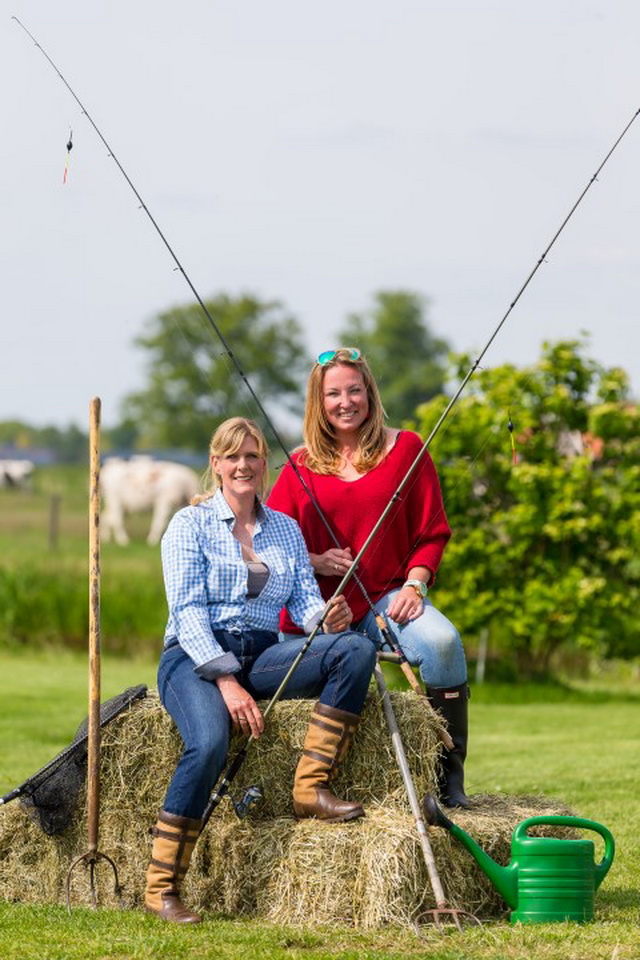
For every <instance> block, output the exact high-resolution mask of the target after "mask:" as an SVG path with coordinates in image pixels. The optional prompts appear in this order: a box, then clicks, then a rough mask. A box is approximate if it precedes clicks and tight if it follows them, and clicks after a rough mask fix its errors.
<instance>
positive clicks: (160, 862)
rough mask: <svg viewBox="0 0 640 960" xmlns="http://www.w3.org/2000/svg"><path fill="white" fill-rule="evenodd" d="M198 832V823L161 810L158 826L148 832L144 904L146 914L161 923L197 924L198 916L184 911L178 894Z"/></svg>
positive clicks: (199, 824) (198, 821) (185, 908)
mask: <svg viewBox="0 0 640 960" xmlns="http://www.w3.org/2000/svg"><path fill="white" fill-rule="evenodd" d="M200 828H201V822H200V820H191V819H190V818H189V817H179V816H177V815H176V814H174V813H167V812H166V810H161V811H160V813H159V814H158V822H157V823H156V825H155V827H152V828H151V829H150V831H149V833H151V835H152V836H153V838H154V840H153V849H152V851H151V862H150V863H149V869H148V870H147V889H146V891H145V895H144V903H145V906H146V908H147V910H149V911H150V912H151V913H155V914H157V915H158V916H159V917H162V919H163V920H171V921H172V922H173V923H200V917H199V916H198V914H197V913H192V911H191V910H189V909H188V908H187V907H185V905H184V904H183V903H182V901H181V900H180V894H179V891H180V883H181V882H182V880H184V877H185V874H186V872H187V870H188V868H189V863H190V861H191V854H192V853H193V848H194V847H195V845H196V840H197V839H198V836H199V835H200Z"/></svg>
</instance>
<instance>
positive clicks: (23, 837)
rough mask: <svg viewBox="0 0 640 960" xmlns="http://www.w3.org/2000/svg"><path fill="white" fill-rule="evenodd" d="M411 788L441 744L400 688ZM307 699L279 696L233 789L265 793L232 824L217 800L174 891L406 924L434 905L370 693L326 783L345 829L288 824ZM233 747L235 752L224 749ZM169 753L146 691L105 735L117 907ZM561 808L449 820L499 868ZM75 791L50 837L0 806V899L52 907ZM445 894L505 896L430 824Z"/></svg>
mask: <svg viewBox="0 0 640 960" xmlns="http://www.w3.org/2000/svg"><path fill="white" fill-rule="evenodd" d="M391 696H392V702H393V705H394V709H395V711H396V714H397V718H398V724H399V726H400V730H401V733H402V737H403V741H404V745H405V749H406V752H407V757H408V761H409V764H410V766H411V769H412V773H413V777H414V779H415V783H416V787H417V790H418V793H419V794H422V793H423V792H426V791H432V790H433V788H434V784H435V765H436V762H437V755H438V750H439V739H438V723H439V721H438V719H437V718H436V717H435V716H434V715H433V714H431V713H429V712H428V711H427V709H426V707H425V704H424V701H421V700H420V699H419V698H418V697H416V696H415V695H414V694H411V693H392V695H391ZM311 707H312V704H311V702H310V701H285V702H283V703H280V704H278V705H277V706H276V708H275V709H274V711H273V713H272V715H271V717H270V721H269V724H268V729H267V732H266V733H265V734H264V735H263V736H262V737H261V738H260V740H259V741H258V742H257V743H256V744H255V746H254V747H253V748H252V750H251V751H250V752H249V754H248V757H247V760H246V762H245V764H244V766H243V768H242V772H241V774H240V775H239V778H238V780H239V783H238V784H236V785H234V786H237V789H238V793H241V792H242V788H246V787H247V786H248V785H250V784H253V783H260V785H261V786H262V789H263V791H264V797H265V799H264V801H263V802H262V803H261V804H260V805H259V807H257V808H256V807H254V808H252V811H251V814H250V816H249V818H248V819H246V820H243V821H239V820H238V819H237V818H236V816H235V814H234V812H233V809H232V806H231V804H230V803H228V802H227V801H226V800H225V801H224V802H223V803H222V804H221V805H220V807H219V808H218V810H217V811H216V813H215V814H214V817H213V818H212V820H211V822H210V824H209V826H208V827H207V829H206V831H205V832H204V833H203V835H202V837H201V838H200V840H199V842H198V845H197V847H196V853H195V855H194V860H193V864H192V868H191V870H190V871H189V874H188V876H187V880H186V882H185V886H184V893H185V899H186V900H187V902H188V903H189V904H190V906H192V907H194V908H195V909H198V910H204V911H208V912H217V913H222V914H231V915H238V914H245V915H254V916H258V917H262V918H266V919H271V920H274V921H278V922H281V923H287V924H304V925H314V924H325V923H344V924H353V925H357V926H362V927H373V926H378V925H381V924H384V923H400V924H402V923H408V922H412V921H415V920H416V918H418V917H419V916H420V913H421V912H423V911H425V910H428V909H429V908H432V907H433V906H434V905H435V904H434V902H433V895H432V892H431V887H430V885H429V881H428V876H427V873H426V868H425V865H424V861H423V857H422V853H421V850H420V847H419V844H418V840H417V835H416V831H415V825H414V823H413V820H412V817H411V815H410V813H409V808H408V805H407V801H406V797H405V792H404V787H403V785H402V779H401V777H400V774H399V772H398V770H397V767H396V763H395V757H394V754H393V750H392V746H391V742H390V738H389V736H388V733H387V731H386V727H385V722H384V716H383V714H382V709H381V706H380V702H379V699H378V697H377V696H375V695H374V694H371V695H370V696H369V699H368V700H367V704H366V707H365V711H364V714H363V721H362V723H361V725H360V728H359V730H358V733H357V736H356V740H355V742H354V746H353V748H352V749H351V751H350V752H349V754H348V756H347V759H346V761H345V763H344V765H343V768H342V771H341V773H340V775H339V778H338V780H337V781H336V791H337V792H338V793H339V794H340V795H341V796H343V797H345V798H347V799H358V800H360V801H362V802H363V804H364V806H365V808H366V811H367V816H366V818H365V819H363V820H359V821H354V822H352V823H347V824H322V823H320V822H318V821H315V820H306V821H301V822H297V821H296V820H295V819H293V816H292V808H291V785H292V782H293V774H294V770H295V766H296V764H297V761H298V757H299V755H300V750H301V748H302V743H303V740H304V735H305V732H306V728H307V723H308V720H309V715H310V712H311ZM232 752H233V747H232ZM179 753H180V739H179V735H178V734H177V732H176V730H175V728H174V726H173V724H172V722H171V720H170V719H169V718H168V716H167V715H166V713H165V712H164V711H163V709H162V707H161V706H160V703H159V701H158V698H157V696H156V695H150V696H149V697H147V699H146V700H143V701H138V702H136V703H134V704H133V705H132V706H131V707H130V708H129V710H128V711H127V712H126V713H125V714H122V715H121V716H120V717H118V718H117V719H116V720H114V721H113V722H112V723H110V724H109V725H108V726H107V727H106V728H105V729H104V731H103V739H102V763H101V781H102V787H101V814H100V842H99V849H100V850H101V851H103V852H104V853H106V854H108V855H109V856H110V857H112V858H113V860H114V861H115V863H116V865H117V867H118V873H119V877H120V882H121V884H122V886H123V900H124V904H125V905H126V906H130V907H133V906H139V905H140V904H141V902H142V896H143V890H144V876H145V871H146V866H147V861H148V856H149V849H150V839H149V836H148V828H149V826H150V825H151V824H152V823H153V822H154V821H155V817H156V813H157V810H158V808H159V807H160V806H161V805H162V800H163V797H164V793H165V790H166V787H167V785H168V783H169V780H170V777H171V774H172V772H173V769H174V766H175V763H176V762H177V759H178V756H179ZM566 812H568V811H567V809H566V807H562V806H559V805H557V804H554V803H552V802H550V801H548V800H546V799H545V798H540V797H518V798H514V797H504V796H503V797H476V798H474V808H473V810H472V811H470V812H465V813H463V812H461V811H460V812H456V813H455V819H456V821H457V822H458V823H459V824H460V825H461V826H462V827H463V828H464V829H466V830H468V831H469V832H470V833H471V834H472V835H473V836H474V837H475V839H476V840H478V842H479V843H480V844H481V845H482V846H483V847H484V849H485V850H486V851H487V852H488V853H489V854H490V855H491V856H493V857H494V858H495V859H496V860H498V861H499V862H501V863H507V862H508V860H509V856H510V838H511V833H512V831H513V828H514V827H515V825H516V824H517V823H518V822H519V821H520V820H523V819H524V818H525V817H528V816H534V815H539V814H545V815H546V814H555V813H566ZM86 836H87V834H86V811H85V802H84V798H81V801H80V803H79V807H78V816H77V818H76V820H75V821H74V822H73V823H72V825H71V826H70V827H69V829H68V830H67V831H66V832H65V833H64V834H63V835H62V836H58V837H49V836H45V835H44V834H43V833H42V831H41V830H40V828H39V827H38V826H36V825H35V824H34V823H33V822H32V821H31V820H30V819H29V817H28V816H27V814H26V813H25V811H24V810H23V809H21V808H20V806H19V805H18V804H12V805H11V806H7V807H5V808H4V809H3V812H2V813H1V814H0V898H4V899H6V900H18V901H21V902H23V903H60V902H64V900H65V897H66V890H65V884H66V877H67V871H68V869H69V866H70V864H71V862H72V860H73V859H74V858H75V857H77V856H78V855H79V854H81V853H83V852H84V851H86V849H87V839H86ZM430 838H431V842H432V845H433V847H434V852H435V856H436V861H437V863H438V864H439V868H440V873H441V879H442V882H443V886H444V889H445V893H446V896H447V898H448V900H449V902H450V904H451V905H452V906H457V907H459V908H461V909H465V910H469V911H472V912H474V913H476V914H478V915H479V916H481V917H490V916H500V915H502V914H503V913H504V909H505V908H504V904H503V902H502V900H501V899H500V897H499V895H498V894H497V892H496V891H495V890H494V888H493V887H492V886H491V884H490V883H489V881H488V880H487V878H486V877H485V876H484V875H483V874H482V873H481V871H480V870H479V869H478V868H477V866H476V865H475V863H474V862H473V861H472V860H471V858H470V857H469V855H468V854H467V853H466V852H465V851H464V850H462V849H461V848H460V846H459V845H456V844H455V843H454V842H453V841H452V840H451V838H450V836H449V835H448V834H447V833H445V832H444V831H440V830H432V831H430ZM97 875H98V880H99V887H100V893H99V896H100V902H101V903H103V904H109V903H112V904H114V905H115V904H116V898H115V895H114V893H113V876H112V874H111V871H110V870H109V869H108V868H107V867H106V866H99V867H98V869H97ZM72 900H73V901H74V902H88V878H87V871H85V870H83V869H78V868H76V869H75V870H74V872H73V874H72Z"/></svg>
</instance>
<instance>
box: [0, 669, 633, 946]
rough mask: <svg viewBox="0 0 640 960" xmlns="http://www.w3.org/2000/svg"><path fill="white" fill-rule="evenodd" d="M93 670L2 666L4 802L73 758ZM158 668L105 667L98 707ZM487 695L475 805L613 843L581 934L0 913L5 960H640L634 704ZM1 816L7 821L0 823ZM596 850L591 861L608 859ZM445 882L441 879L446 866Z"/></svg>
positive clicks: (477, 714)
mask: <svg viewBox="0 0 640 960" xmlns="http://www.w3.org/2000/svg"><path fill="white" fill-rule="evenodd" d="M86 673H87V670H86V663H85V661H84V659H83V658H81V657H79V656H77V655H75V654H69V653H64V654H53V653H51V652H47V653H42V654H37V655H35V654H21V655H9V654H4V655H0V739H1V741H2V744H3V750H2V757H1V760H0V790H1V791H2V792H5V791H6V790H7V789H9V788H10V787H12V786H15V785H16V784H18V783H20V782H21V781H22V780H23V779H24V778H25V777H26V776H28V775H29V774H31V773H33V772H34V771H35V770H36V769H37V768H38V767H39V766H41V765H42V764H43V763H45V762H46V761H47V760H48V759H50V758H51V756H53V755H54V754H55V752H56V751H57V750H59V749H60V748H61V747H63V746H65V745H66V744H67V743H68V742H69V739H70V737H71V736H72V734H73V732H74V730H75V728H76V726H77V725H78V723H79V722H80V720H81V719H82V718H83V716H84V715H85V714H86ZM154 674H155V664H154V663H153V662H151V661H149V660H141V661H138V662H135V663H134V662H131V661H126V660H118V659H113V658H109V657H105V658H104V661H103V699H104V698H106V697H108V696H110V695H111V694H113V693H116V692H119V691H120V690H122V689H123V688H124V687H126V686H130V685H132V684H134V683H140V682H146V683H149V684H153V683H154ZM519 694H520V696H519V700H516V701H515V702H514V691H513V690H511V689H508V688H501V687H492V686H490V685H489V686H485V687H483V688H481V689H478V690H476V691H474V696H473V698H472V701H471V723H472V727H471V731H472V738H471V750H470V757H469V760H468V764H467V770H468V775H467V780H468V787H469V790H470V791H471V792H489V793H491V792H499V791H504V792H508V793H531V792H544V793H546V794H549V795H553V796H556V797H559V798H561V799H563V800H564V801H566V802H567V803H569V804H570V805H571V806H572V807H573V809H574V810H575V811H576V813H577V814H579V815H581V816H585V817H589V818H591V819H594V820H597V821H600V822H601V823H604V824H605V825H606V826H608V827H609V829H611V830H612V832H613V834H614V836H615V837H616V841H617V854H616V860H615V862H614V865H613V868H612V870H611V872H610V873H609V875H608V877H607V878H606V880H605V881H604V884H603V886H602V887H601V889H600V891H599V892H598V894H597V897H596V912H597V922H595V923H592V924H588V925H585V926H579V925H568V924H559V925H548V926H541V927H516V928H512V927H510V926H509V925H508V924H506V923H505V924H495V923H494V924H490V925H486V926H484V927H483V928H481V929H467V930H465V931H464V932H463V933H458V932H455V931H452V932H448V933H447V934H446V935H445V936H444V937H442V936H440V935H438V934H437V933H436V932H435V931H434V930H433V929H432V928H428V927H425V928H423V930H422V931H421V934H420V935H417V934H416V932H415V931H412V930H399V929H397V928H393V929H391V928H387V929H383V930H380V931H362V932H360V931H354V930H351V929H340V928H334V929H314V930H292V929H283V928H280V927H275V926H273V925H270V924H260V923H255V922H250V921H246V920H243V921H237V920H233V919H230V918H209V922H207V923H205V924H203V925H202V926H201V927H197V928H193V929H187V930H184V929H175V928H171V927H169V926H167V925H164V924H162V923H161V922H160V921H157V920H156V919H155V918H153V917H148V916H145V915H143V914H142V913H133V912H124V913H119V912H117V911H106V910H99V911H97V912H94V911H92V910H89V909H85V908H82V907H78V908H76V909H74V911H73V915H72V917H71V918H70V917H69V916H68V915H67V913H66V911H65V910H63V909H61V908H59V907H24V906H20V905H18V904H0V957H2V958H3V960H13V958H15V960H18V958H20V960H22V958H36V957H38V958H41V960H49V958H50V960H67V958H68V960H71V958H82V960H84V958H86V960H89V958H96V960H112V958H113V960H115V958H132V960H133V958H136V960H138V958H140V960H144V958H151V957H171V958H174V957H175V958H182V957H189V958H196V957H197V958H214V957H215V958H218V957H221V958H231V960H245V958H248V957H259V958H261V957H274V958H280V957H287V958H299V957H300V958H301V957H305V958H309V960H320V958H325V957H344V958H354V960H355V958H358V960H369V958H371V960H373V958H383V957H387V958H396V957H397V958H400V957H430V958H431V957H433V958H441V960H462V958H476V957H477V958H492V960H503V958H504V960H506V958H525V957H526V958H529V957H532V956H536V957H537V958H538V960H547V958H548V960H555V958H559V960H591V958H607V960H609V958H610V960H638V958H640V923H639V921H640V811H639V807H638V804H637V801H636V799H635V797H636V785H637V771H638V761H637V742H638V727H639V724H638V708H639V706H640V695H639V694H638V693H635V694H634V693H633V691H631V692H628V693H625V694H624V695H620V696H616V695H612V694H611V695H608V694H606V693H602V692H601V691H600V692H596V693H593V694H590V693H589V692H588V691H574V692H567V691H563V690H562V689H561V688H557V687H552V688H550V689H545V688H532V687H529V688H524V689H523V690H521V691H519ZM0 816H2V812H1V811H0ZM601 849H602V848H601V843H600V841H599V840H597V843H596V851H597V856H598V857H600V856H601ZM440 869H441V870H442V871H444V870H445V869H446V865H444V864H440Z"/></svg>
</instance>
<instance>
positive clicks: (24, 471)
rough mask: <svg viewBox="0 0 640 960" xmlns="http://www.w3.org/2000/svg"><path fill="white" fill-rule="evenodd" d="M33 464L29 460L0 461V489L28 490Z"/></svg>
mask: <svg viewBox="0 0 640 960" xmlns="http://www.w3.org/2000/svg"><path fill="white" fill-rule="evenodd" d="M34 470H35V463H33V462H32V461H31V460H0V487H18V488H19V489H21V490H28V489H29V488H30V486H31V474H32V473H33V471H34Z"/></svg>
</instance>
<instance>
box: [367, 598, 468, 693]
mask: <svg viewBox="0 0 640 960" xmlns="http://www.w3.org/2000/svg"><path fill="white" fill-rule="evenodd" d="M396 593H398V590H391V591H390V592H389V593H387V594H386V596H384V597H381V598H380V600H378V602H377V603H376V604H374V606H375V609H376V613H384V612H385V611H386V609H387V607H388V606H389V602H390V601H391V600H392V599H393V597H394V596H395V595H396ZM387 623H388V624H389V629H390V630H391V633H392V634H393V635H394V637H395V639H396V642H397V644H398V646H399V647H400V648H401V650H402V652H403V653H404V655H405V657H406V658H407V660H408V661H409V663H410V664H411V665H412V666H414V667H418V670H419V673H420V677H421V679H422V681H423V682H424V684H425V685H428V686H430V687H457V686H458V685H459V684H461V683H464V682H465V681H466V679H467V663H466V659H465V655H464V648H463V646H462V641H461V639H460V634H459V633H458V631H457V630H456V628H455V627H454V625H453V624H452V623H451V621H450V620H447V618H446V617H445V616H444V614H442V613H440V611H439V610H436V608H435V607H434V605H433V603H432V602H431V600H430V599H429V597H427V598H426V599H425V601H424V610H423V612H422V613H421V615H420V616H419V617H418V618H417V619H416V620H410V621H409V622H408V623H404V624H403V625H402V626H400V625H399V624H397V623H396V622H395V621H394V620H391V619H390V618H388V619H387ZM353 626H354V627H355V629H356V630H360V631H362V633H365V634H366V635H367V636H368V637H369V638H370V639H371V640H373V642H374V643H375V644H376V645H377V646H380V645H381V641H382V638H381V636H380V631H379V630H378V627H377V626H376V620H375V615H374V614H373V613H372V612H371V611H369V613H368V614H367V615H366V617H364V619H362V620H361V621H360V622H359V623H358V624H354V625H353Z"/></svg>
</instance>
